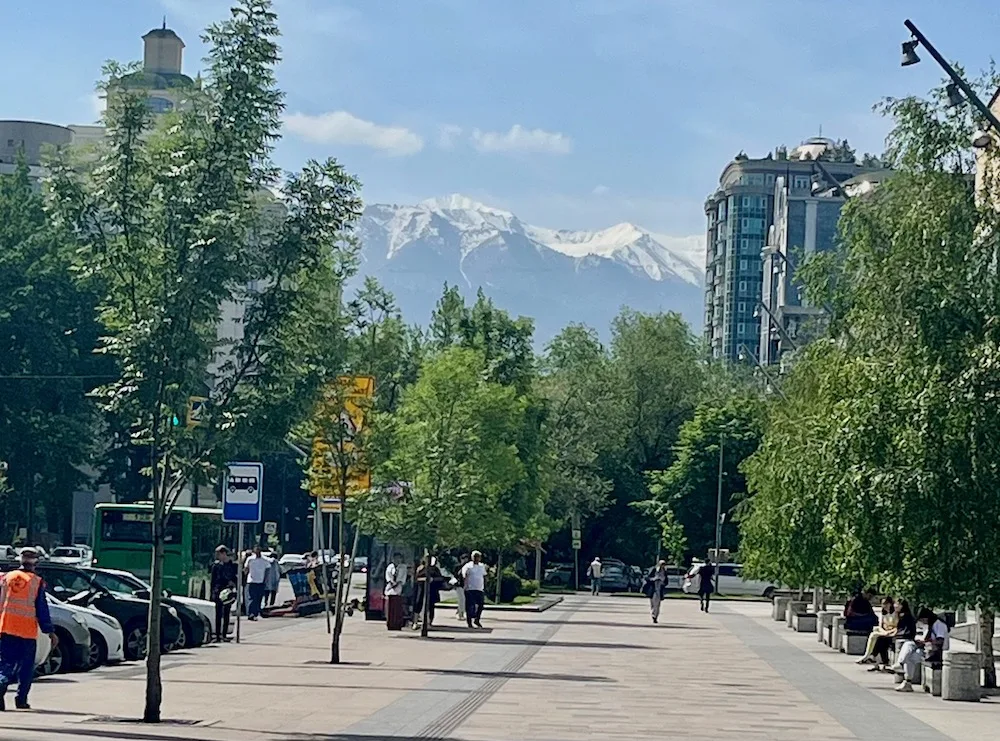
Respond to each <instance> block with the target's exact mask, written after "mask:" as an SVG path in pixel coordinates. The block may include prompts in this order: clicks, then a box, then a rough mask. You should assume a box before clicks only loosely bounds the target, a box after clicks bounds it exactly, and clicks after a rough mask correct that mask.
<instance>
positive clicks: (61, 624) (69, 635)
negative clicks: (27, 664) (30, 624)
mask: <svg viewBox="0 0 1000 741" xmlns="http://www.w3.org/2000/svg"><path fill="white" fill-rule="evenodd" d="M49 614H50V615H51V616H52V626H53V627H54V628H55V632H56V636H57V637H58V638H59V641H58V643H57V644H56V646H55V647H54V648H53V649H52V650H51V651H49V656H48V658H47V659H46V660H45V661H44V662H42V664H41V665H40V666H39V667H38V669H37V672H38V674H39V675H40V676H44V675H47V674H57V673H59V672H68V671H76V670H79V671H86V670H87V669H89V668H90V663H91V662H90V627H89V626H88V625H87V621H86V619H85V618H83V617H82V616H81V615H80V614H79V613H78V612H76V611H74V610H69V609H67V608H66V607H63V606H62V605H60V604H58V603H57V602H54V601H51V600H50V601H49Z"/></svg>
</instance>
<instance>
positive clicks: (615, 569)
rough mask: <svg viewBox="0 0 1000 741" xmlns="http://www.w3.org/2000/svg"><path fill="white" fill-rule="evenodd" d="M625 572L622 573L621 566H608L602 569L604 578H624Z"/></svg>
mask: <svg viewBox="0 0 1000 741" xmlns="http://www.w3.org/2000/svg"><path fill="white" fill-rule="evenodd" d="M624 574H625V572H624V571H622V567H621V566H608V567H607V568H606V569H604V575H605V576H624Z"/></svg>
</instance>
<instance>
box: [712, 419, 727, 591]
mask: <svg viewBox="0 0 1000 741" xmlns="http://www.w3.org/2000/svg"><path fill="white" fill-rule="evenodd" d="M725 443H726V433H725V431H722V432H720V433H719V486H718V493H717V496H716V500H715V564H716V569H718V565H719V554H720V553H721V552H722V466H723V457H724V449H725ZM715 581H716V584H718V582H719V580H718V574H716V580H715Z"/></svg>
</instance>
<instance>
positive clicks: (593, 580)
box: [590, 576, 601, 594]
mask: <svg viewBox="0 0 1000 741" xmlns="http://www.w3.org/2000/svg"><path fill="white" fill-rule="evenodd" d="M590 593H591V594H600V593H601V577H599V576H597V577H594V576H592V577H590Z"/></svg>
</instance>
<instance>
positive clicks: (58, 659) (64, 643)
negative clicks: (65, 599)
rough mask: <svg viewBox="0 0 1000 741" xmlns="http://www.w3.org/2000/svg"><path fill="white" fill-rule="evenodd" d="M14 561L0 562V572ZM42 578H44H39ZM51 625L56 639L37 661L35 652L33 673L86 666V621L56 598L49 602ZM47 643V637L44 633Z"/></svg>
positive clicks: (87, 650) (51, 672)
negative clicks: (34, 670) (55, 642)
mask: <svg viewBox="0 0 1000 741" xmlns="http://www.w3.org/2000/svg"><path fill="white" fill-rule="evenodd" d="M20 566H21V564H19V563H18V562H17V561H10V560H6V561H0V574H3V573H6V572H8V571H13V570H15V569H18V568H20ZM42 578H43V579H44V578H45V577H42ZM49 614H50V615H51V616H52V627H53V628H55V634H56V636H57V637H58V638H59V641H58V643H57V645H56V646H55V648H52V650H47V651H46V652H45V657H44V660H42V661H37V659H38V656H39V654H40V653H41V650H40V649H39V650H38V651H36V655H35V658H36V666H37V669H36V672H37V673H38V674H39V675H47V674H55V673H57V672H67V671H73V670H76V669H86V668H87V665H88V657H89V655H90V630H89V628H88V626H87V621H86V620H85V619H84V618H83V617H82V616H80V615H78V614H76V613H75V612H73V611H72V610H68V609H65V608H64V606H62V605H60V604H59V603H58V601H56V600H52V601H50V602H49ZM45 642H46V643H48V636H45Z"/></svg>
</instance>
